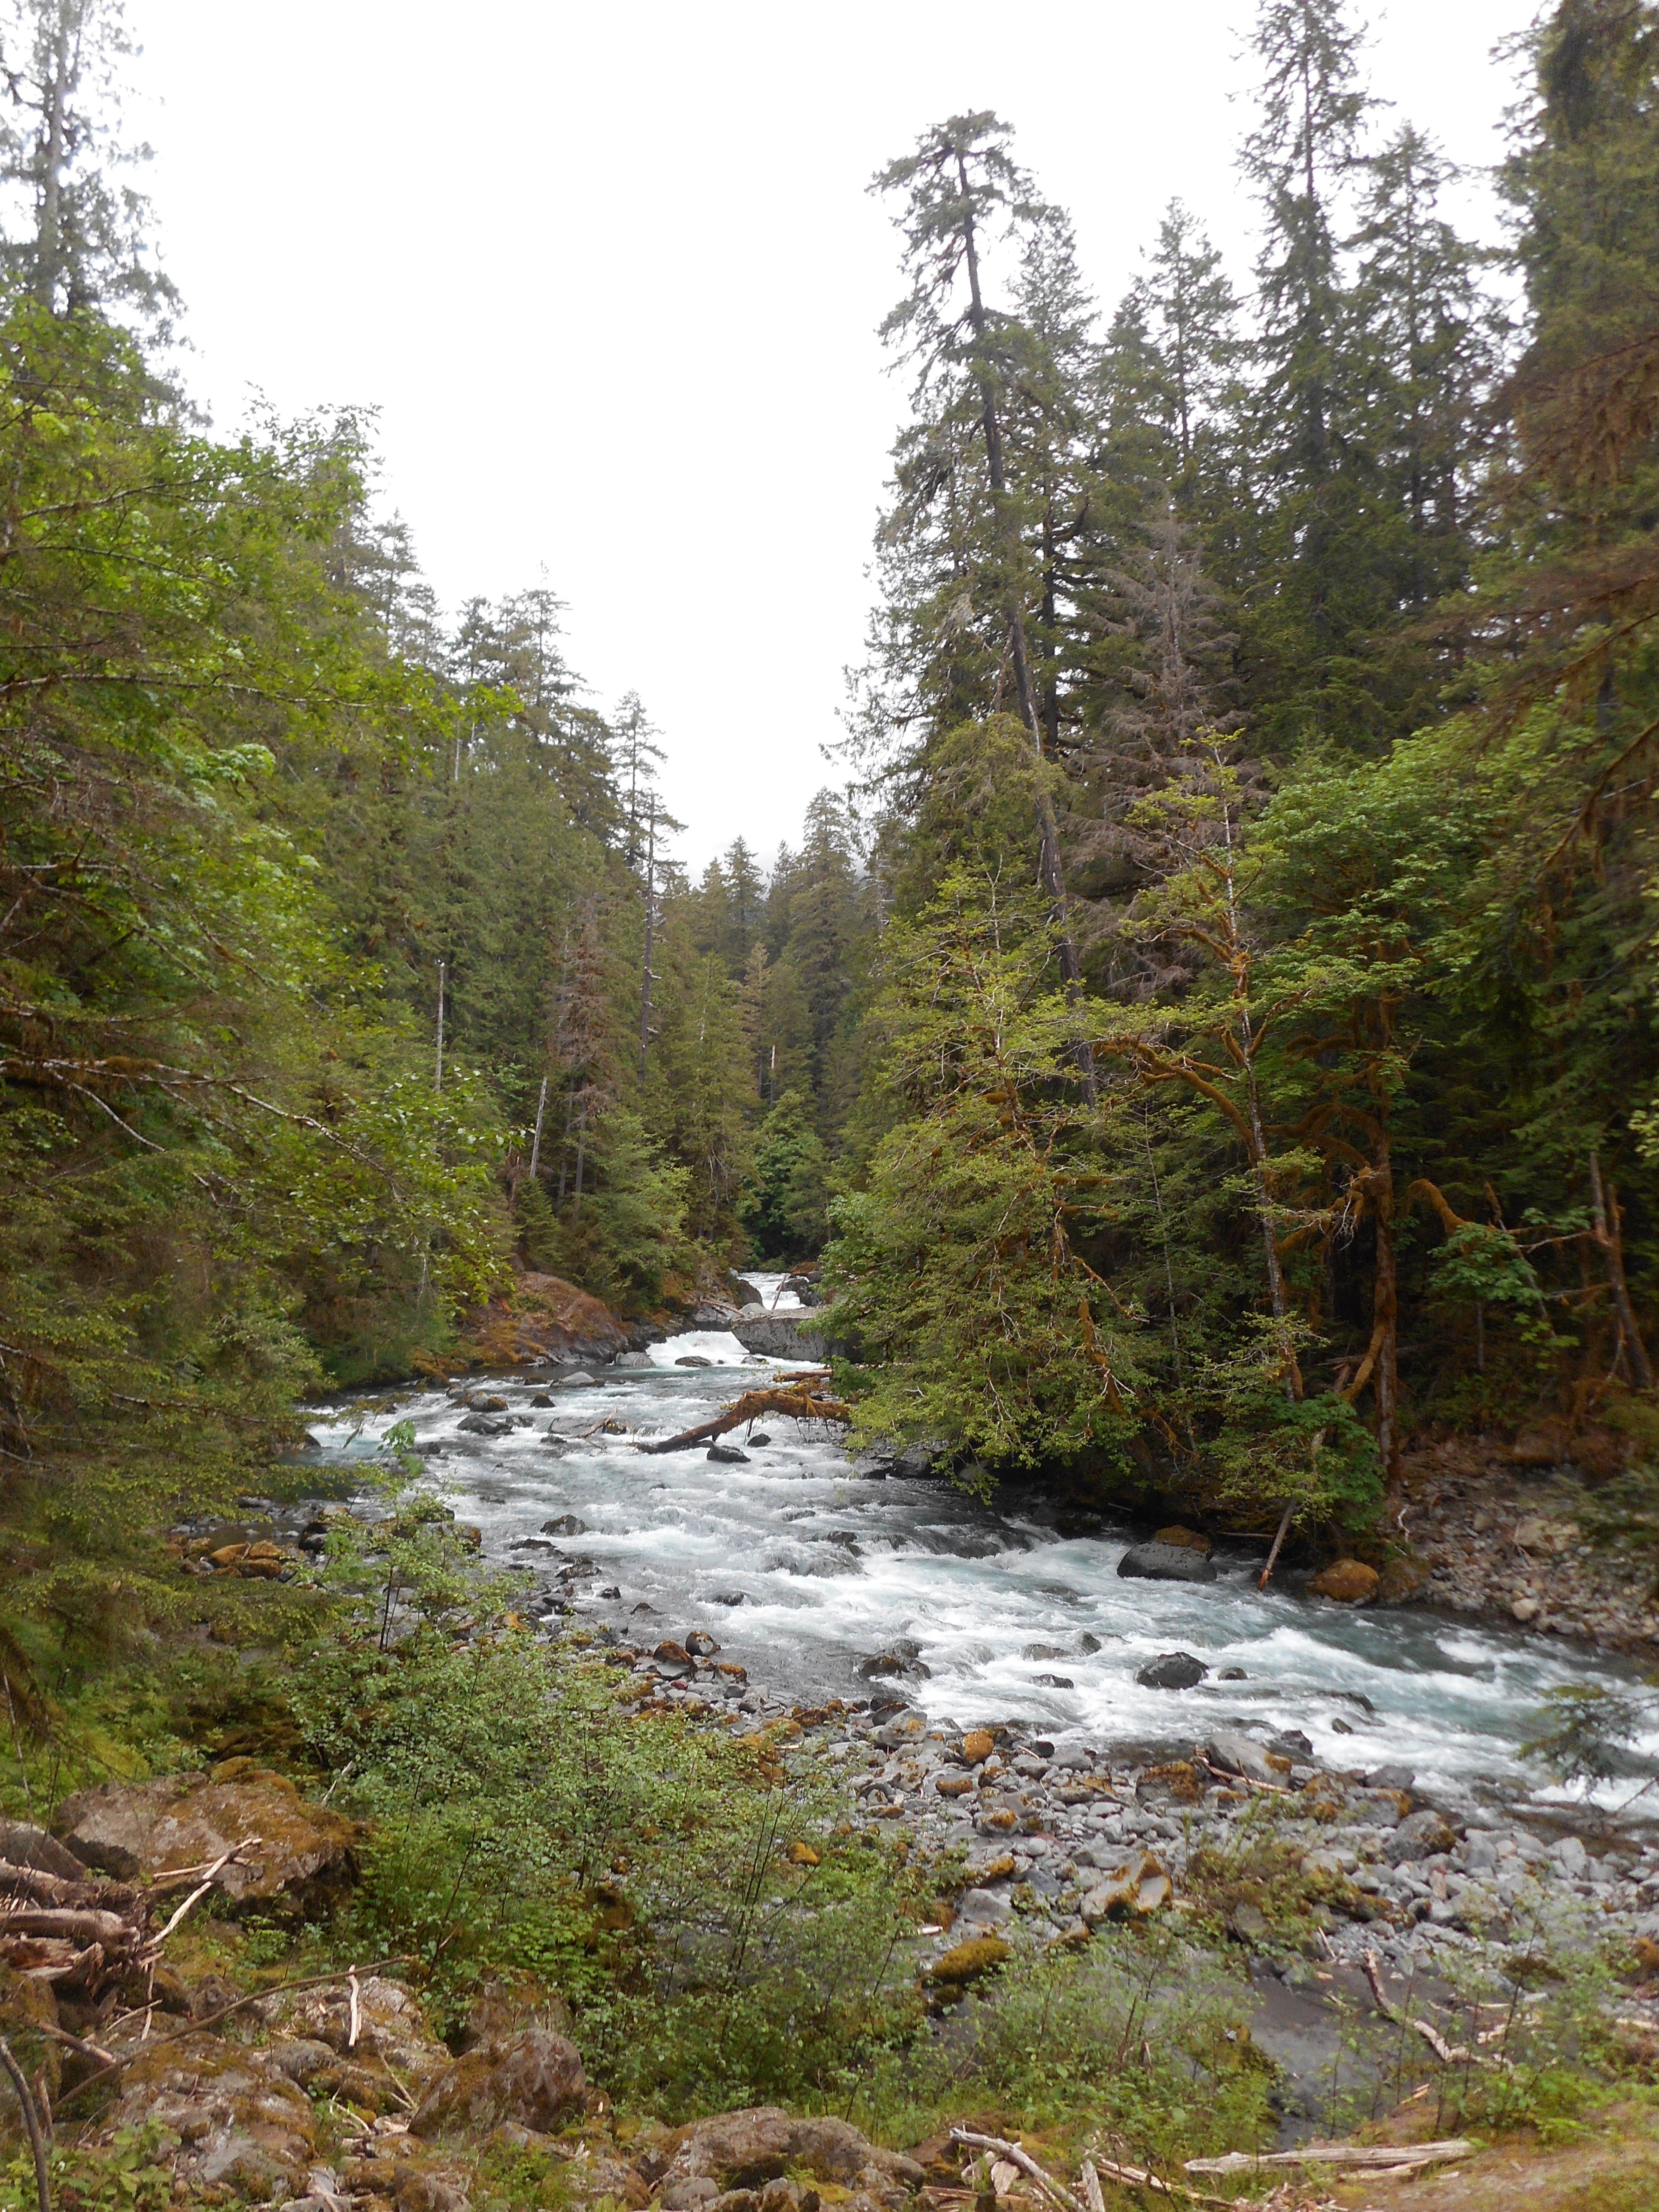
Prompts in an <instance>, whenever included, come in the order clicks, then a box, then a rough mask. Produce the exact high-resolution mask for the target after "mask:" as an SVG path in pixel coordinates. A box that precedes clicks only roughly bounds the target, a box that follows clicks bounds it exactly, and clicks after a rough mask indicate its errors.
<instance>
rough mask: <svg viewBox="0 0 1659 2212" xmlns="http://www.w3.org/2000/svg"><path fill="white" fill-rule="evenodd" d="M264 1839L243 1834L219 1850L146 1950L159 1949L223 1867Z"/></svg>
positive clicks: (199, 1899)
mask: <svg viewBox="0 0 1659 2212" xmlns="http://www.w3.org/2000/svg"><path fill="white" fill-rule="evenodd" d="M263 1842H264V1837H263V1836H244V1837H243V1838H242V1840H241V1842H240V1844H232V1845H231V1847H230V1849H229V1850H228V1851H221V1852H220V1854H219V1856H218V1857H217V1858H216V1859H215V1861H214V1862H213V1864H212V1865H211V1866H210V1867H209V1868H208V1869H206V1871H205V1873H204V1876H203V1878H202V1880H201V1881H199V1882H198V1883H197V1886H196V1887H195V1888H194V1889H192V1890H191V1893H190V1895H189V1896H188V1897H187V1898H186V1899H185V1901H184V1903H183V1904H182V1905H180V1906H179V1910H178V1911H176V1912H175V1913H174V1914H173V1917H172V1919H171V1920H169V1921H168V1923H167V1926H166V1927H165V1928H164V1929H162V1930H161V1934H160V1935H159V1936H152V1937H151V1938H150V1941H149V1943H148V1944H147V1945H146V1947H145V1948H146V1951H147V1952H148V1953H150V1954H153V1953H155V1952H157V1951H159V1950H160V1949H161V1946H162V1944H163V1943H165V1942H167V1937H168V1936H171V1935H172V1933H173V1929H175V1928H176V1927H177V1926H178V1925H179V1922H180V1921H181V1920H182V1919H183V1918H184V1917H185V1914H186V1913H187V1912H188V1911H190V1909H191V1906H192V1905H198V1904H199V1903H200V1902H201V1900H202V1899H203V1898H204V1897H205V1896H206V1895H207V1893H208V1892H209V1890H210V1889H211V1888H212V1887H213V1884H214V1881H215V1879H216V1876H217V1875H220V1874H221V1873H222V1871H223V1870H224V1869H225V1868H226V1867H228V1866H229V1865H230V1863H232V1861H233V1860H234V1859H238V1858H240V1857H241V1855H242V1853H243V1852H244V1851H248V1850H252V1848H253V1846H254V1844H259V1843H263Z"/></svg>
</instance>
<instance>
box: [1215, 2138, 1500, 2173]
mask: <svg viewBox="0 0 1659 2212" xmlns="http://www.w3.org/2000/svg"><path fill="white" fill-rule="evenodd" d="M1473 2149H1474V2144H1473V2143H1472V2142H1470V2141H1469V2140H1468V2136H1451V2137H1449V2139H1448V2140H1447V2141H1446V2142H1425V2143H1378V2144H1364V2143H1302V2144H1300V2145H1298V2146H1297V2148H1296V2149H1295V2150H1273V2151H1264V2152H1263V2153H1262V2154H1261V2155H1260V2156H1259V2157H1258V2156H1257V2155H1256V2154H1255V2153H1254V2152H1251V2151H1248V2150H1230V2151H1229V2152H1228V2153H1227V2155H1226V2156H1225V2158H1189V2159H1188V2160H1187V2162H1186V2171H1187V2172H1188V2173H1251V2172H1255V2168H1256V2167H1257V2166H1349V2167H1352V2168H1355V2169H1357V2170H1358V2171H1359V2172H1364V2173H1415V2172H1418V2170H1419V2168H1420V2167H1423V2166H1438V2165H1439V2164H1441V2162H1442V2161H1443V2160H1446V2161H1449V2160H1452V2159H1455V2158H1467V2157H1468V2155H1469V2154H1470V2152H1471V2151H1472V2150H1473Z"/></svg>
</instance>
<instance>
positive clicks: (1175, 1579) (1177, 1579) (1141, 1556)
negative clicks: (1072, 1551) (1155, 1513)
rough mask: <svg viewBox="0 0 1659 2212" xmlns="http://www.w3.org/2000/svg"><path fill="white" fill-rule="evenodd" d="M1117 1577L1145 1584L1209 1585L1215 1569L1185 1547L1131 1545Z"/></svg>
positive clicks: (1176, 1545)
mask: <svg viewBox="0 0 1659 2212" xmlns="http://www.w3.org/2000/svg"><path fill="white" fill-rule="evenodd" d="M1117 1571H1118V1572H1119V1574H1120V1575H1126V1576H1129V1577H1133V1578H1134V1579H1136V1580H1138V1581H1140V1582H1147V1583H1212V1582H1213V1581H1214V1580H1215V1569H1214V1567H1213V1566H1212V1565H1211V1564H1210V1562H1209V1560H1208V1559H1206V1558H1205V1556H1204V1554H1203V1553H1202V1552H1198V1551H1194V1549H1193V1547H1191V1546H1190V1545H1188V1544H1131V1545H1130V1547H1129V1548H1128V1550H1127V1552H1126V1553H1124V1554H1123V1557H1122V1558H1121V1559H1120V1560H1119V1561H1118V1563H1117Z"/></svg>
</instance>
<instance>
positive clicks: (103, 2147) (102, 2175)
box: [0, 2126, 177, 2212]
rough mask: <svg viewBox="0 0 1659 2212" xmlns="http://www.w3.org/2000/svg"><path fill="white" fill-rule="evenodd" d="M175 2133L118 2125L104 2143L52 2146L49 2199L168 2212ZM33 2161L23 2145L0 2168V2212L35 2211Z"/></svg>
mask: <svg viewBox="0 0 1659 2212" xmlns="http://www.w3.org/2000/svg"><path fill="white" fill-rule="evenodd" d="M176 2140H177V2138H176V2137H174V2136H169V2135H168V2134H167V2131H166V2130H164V2129H161V2128H159V2127H155V2126H146V2127H143V2128H123V2129H121V2130H119V2132H118V2134H117V2135H116V2136H114V2138H113V2140H112V2141H111V2142H108V2143H99V2144H95V2145H93V2146H90V2147H88V2148H78V2147H77V2148H68V2147H55V2148H53V2151H52V2161H51V2172H52V2203H54V2204H55V2205H58V2206H61V2207H62V2212H168V2208H169V2207H170V2206H171V2205H172V2204H173V2202H174V2198H173V2170H172V2167H171V2166H168V2165H167V2163H166V2160H167V2152H168V2150H169V2149H170V2148H171V2146H172V2145H173V2143H174V2142H176ZM0 2208H3V2212H40V2192H39V2188H38V2185H37V2183H36V2180H35V2172H34V2161H33V2158H32V2157H31V2155H30V2154H29V2152H28V2150H27V2147H26V2148H24V2149H23V2150H22V2151H21V2152H20V2153H18V2154H15V2156H13V2157H12V2158H10V2159H9V2160H8V2161H7V2162H6V2164H5V2166H3V2167H0Z"/></svg>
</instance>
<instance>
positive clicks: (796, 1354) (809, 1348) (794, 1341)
mask: <svg viewBox="0 0 1659 2212" xmlns="http://www.w3.org/2000/svg"><path fill="white" fill-rule="evenodd" d="M720 1327H722V1328H729V1329H730V1330H731V1332H732V1335H733V1336H735V1337H736V1338H737V1340H738V1343H739V1344H740V1345H741V1346H743V1348H744V1351H745V1352H761V1353H763V1355H764V1356H765V1357H766V1358H769V1359H799V1360H811V1361H813V1362H817V1361H818V1360H821V1359H822V1358H823V1356H824V1352H825V1349H826V1347H825V1343H824V1339H823V1336H822V1335H821V1334H819V1333H818V1332H817V1331H816V1330H813V1329H811V1328H807V1327H805V1325H804V1324H803V1322H801V1320H800V1318H799V1316H798V1315H796V1314H793V1313H762V1314H753V1315H744V1314H737V1315H734V1316H732V1319H731V1320H730V1321H727V1322H721V1323H720Z"/></svg>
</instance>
